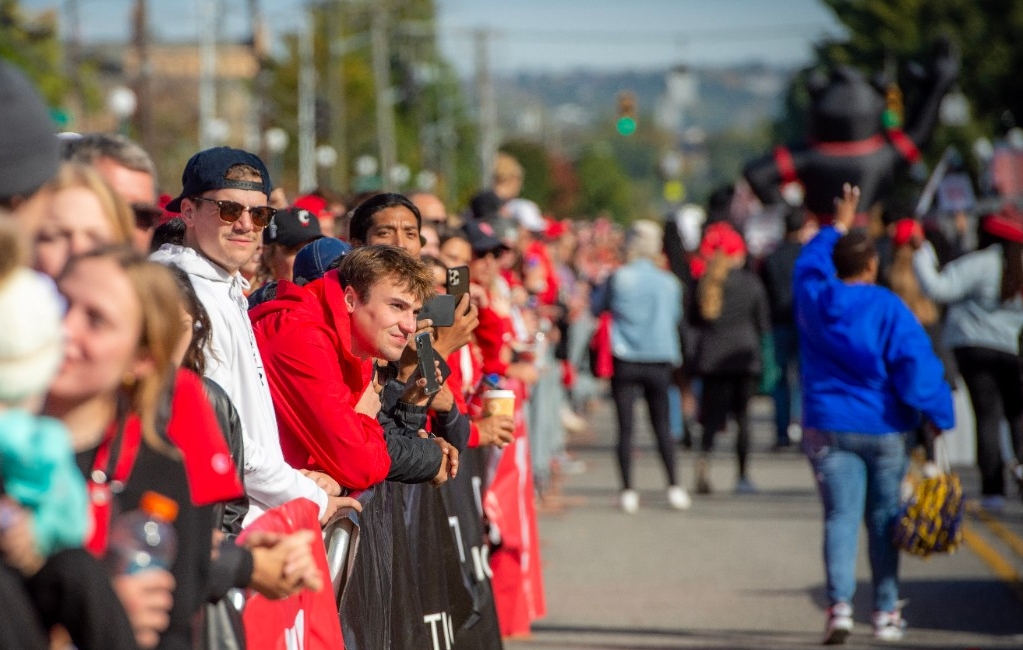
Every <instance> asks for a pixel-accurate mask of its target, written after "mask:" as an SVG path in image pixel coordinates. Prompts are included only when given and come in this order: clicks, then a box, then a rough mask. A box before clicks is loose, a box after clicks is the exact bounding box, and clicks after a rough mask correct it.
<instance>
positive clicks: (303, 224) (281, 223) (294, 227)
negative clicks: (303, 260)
mask: <svg viewBox="0 0 1023 650" xmlns="http://www.w3.org/2000/svg"><path fill="white" fill-rule="evenodd" d="M320 237H323V231H322V230H321V229H320V220H319V218H317V216H316V215H315V214H313V213H312V212H310V211H308V210H306V209H304V208H287V209H285V210H278V211H277V214H275V215H274V220H273V223H272V224H270V226H269V227H267V228H265V229H264V230H263V243H264V244H280V245H281V246H284V247H285V248H296V247H298V246H301V245H302V244H305V243H307V242H310V241H312V240H314V239H319V238H320Z"/></svg>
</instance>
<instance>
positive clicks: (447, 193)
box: [438, 80, 458, 205]
mask: <svg viewBox="0 0 1023 650" xmlns="http://www.w3.org/2000/svg"><path fill="white" fill-rule="evenodd" d="M450 83H451V85H453V86H456V87H455V88H449V87H448V82H446V83H445V84H444V86H443V87H442V88H441V92H440V120H439V121H440V123H439V125H438V127H439V128H438V130H439V131H440V133H439V136H438V141H439V142H440V145H441V146H440V157H441V173H442V174H443V175H444V203H445V204H446V205H454V203H455V198H456V194H457V192H458V179H456V178H455V176H456V175H457V174H458V168H457V165H456V160H455V158H456V145H457V144H458V142H457V140H458V134H457V133H456V132H455V99H454V98H455V96H456V95H457V92H458V89H457V84H458V82H457V80H455V81H452V82H450Z"/></svg>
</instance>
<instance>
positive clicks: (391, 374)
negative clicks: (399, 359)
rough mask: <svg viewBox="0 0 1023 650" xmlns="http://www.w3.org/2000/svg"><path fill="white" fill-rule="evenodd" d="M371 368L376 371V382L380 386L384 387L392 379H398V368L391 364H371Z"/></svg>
mask: <svg viewBox="0 0 1023 650" xmlns="http://www.w3.org/2000/svg"><path fill="white" fill-rule="evenodd" d="M373 367H374V368H375V370H376V380H377V383H378V384H379V385H380V386H386V385H387V383H388V382H390V381H391V380H392V379H397V378H398V368H397V366H395V365H394V364H393V363H385V364H383V365H380V364H373Z"/></svg>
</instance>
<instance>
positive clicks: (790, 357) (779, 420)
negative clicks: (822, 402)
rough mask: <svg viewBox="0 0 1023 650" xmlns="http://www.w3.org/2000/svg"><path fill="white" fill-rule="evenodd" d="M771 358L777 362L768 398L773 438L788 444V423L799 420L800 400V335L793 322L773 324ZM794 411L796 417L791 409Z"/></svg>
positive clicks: (782, 443) (780, 442)
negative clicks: (771, 408) (776, 373)
mask: <svg viewBox="0 0 1023 650" xmlns="http://www.w3.org/2000/svg"><path fill="white" fill-rule="evenodd" d="M771 335H772V338H773V339H774V362H775V363H776V364H777V365H778V373H779V375H778V383H776V384H775V385H774V390H773V391H772V392H771V398H772V400H773V401H774V430H775V442H776V443H777V444H779V445H787V444H789V425H790V424H792V422H793V421H795V422H798V421H799V420H800V416H799V411H800V410H801V403H802V400H801V399H800V394H799V335H798V333H797V331H796V326H795V325H775V326H774V328H773V329H772V331H771ZM793 411H795V412H796V418H795V420H793V419H792V412H793Z"/></svg>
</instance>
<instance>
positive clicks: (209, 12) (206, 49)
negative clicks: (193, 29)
mask: <svg viewBox="0 0 1023 650" xmlns="http://www.w3.org/2000/svg"><path fill="white" fill-rule="evenodd" d="M216 3H217V0H202V1H201V2H200V3H199V149H200V150H202V149H209V148H210V147H212V146H214V144H215V142H214V139H213V130H214V127H213V122H214V120H215V119H216V117H217V80H216V75H217V13H218V12H217V6H216Z"/></svg>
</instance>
